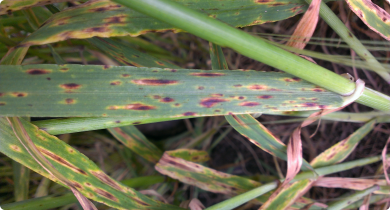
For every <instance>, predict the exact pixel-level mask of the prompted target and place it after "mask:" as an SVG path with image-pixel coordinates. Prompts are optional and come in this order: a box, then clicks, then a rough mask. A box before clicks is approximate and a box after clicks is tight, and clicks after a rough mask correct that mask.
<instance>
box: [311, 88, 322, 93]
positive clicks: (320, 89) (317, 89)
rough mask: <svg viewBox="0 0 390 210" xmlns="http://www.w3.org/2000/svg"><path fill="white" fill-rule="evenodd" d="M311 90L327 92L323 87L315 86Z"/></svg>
mask: <svg viewBox="0 0 390 210" xmlns="http://www.w3.org/2000/svg"><path fill="white" fill-rule="evenodd" d="M311 90H312V91H314V92H318V93H320V92H325V89H323V88H313V89H311Z"/></svg>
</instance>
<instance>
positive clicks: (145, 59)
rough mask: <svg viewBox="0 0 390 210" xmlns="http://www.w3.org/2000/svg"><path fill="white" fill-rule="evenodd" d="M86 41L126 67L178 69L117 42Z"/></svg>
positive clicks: (93, 39)
mask: <svg viewBox="0 0 390 210" xmlns="http://www.w3.org/2000/svg"><path fill="white" fill-rule="evenodd" d="M88 41H89V42H90V43H91V44H93V45H94V46H96V47H97V48H99V49H100V50H101V51H102V52H104V53H105V54H108V55H110V56H111V57H112V58H114V59H115V60H117V61H119V62H120V63H122V64H124V65H128V66H139V67H141V66H142V67H143V66H144V67H158V68H179V67H178V66H176V65H174V64H171V63H169V62H166V61H163V60H160V59H157V58H155V57H153V56H151V55H148V54H146V53H142V52H140V51H138V50H135V49H132V48H130V47H127V46H125V45H123V44H121V43H119V42H117V41H114V40H112V39H105V38H97V37H96V38H91V39H88Z"/></svg>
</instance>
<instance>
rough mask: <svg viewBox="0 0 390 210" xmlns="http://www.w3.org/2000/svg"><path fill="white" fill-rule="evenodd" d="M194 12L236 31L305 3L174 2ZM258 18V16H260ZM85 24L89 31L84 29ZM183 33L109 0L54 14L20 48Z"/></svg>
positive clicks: (287, 13)
mask: <svg viewBox="0 0 390 210" xmlns="http://www.w3.org/2000/svg"><path fill="white" fill-rule="evenodd" d="M176 2H178V3H180V4H183V5H186V6H190V7H191V8H192V9H194V10H198V11H200V12H203V13H205V14H206V15H208V16H210V17H212V18H215V19H219V20H221V21H223V22H225V23H227V24H229V25H232V26H235V27H244V26H248V25H257V24H261V23H265V22H272V21H278V20H283V19H286V18H289V17H292V16H294V15H296V14H299V13H302V12H303V11H304V10H306V8H307V6H306V3H305V2H303V1H300V0H292V1H286V0H278V1H273V2H262V1H253V0H241V1H234V0H228V1H224V2H220V1H208V0H201V1H195V0H176ZM264 11H267V12H266V13H264ZM260 14H261V15H260ZM85 21H88V24H87V25H88V27H86V25H85ZM167 30H173V31H182V30H180V29H177V28H175V27H173V26H172V25H170V24H167V23H164V22H162V21H158V20H156V19H154V18H151V17H148V16H146V15H143V14H141V13H138V12H136V11H134V10H132V9H129V8H127V7H123V6H121V5H119V4H117V3H115V2H112V1H108V0H91V1H88V2H86V3H84V4H81V5H79V6H75V7H72V8H70V9H67V10H65V11H62V12H59V13H57V14H55V15H54V16H53V17H52V18H51V19H50V20H48V21H47V22H46V23H45V25H44V26H42V27H41V28H40V29H39V30H38V31H37V32H35V33H33V34H31V35H30V36H29V37H28V38H27V39H26V40H25V41H24V42H23V43H22V45H28V46H30V45H42V44H48V43H53V42H58V41H62V40H66V39H71V38H78V39H85V38H90V37H93V36H99V37H110V36H127V35H131V36H138V35H140V34H145V33H148V32H158V31H161V32H162V31H167Z"/></svg>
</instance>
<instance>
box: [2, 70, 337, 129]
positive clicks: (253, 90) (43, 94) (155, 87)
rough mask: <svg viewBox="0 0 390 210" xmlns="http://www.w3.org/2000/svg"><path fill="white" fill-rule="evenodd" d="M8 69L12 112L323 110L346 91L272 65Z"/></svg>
mask: <svg viewBox="0 0 390 210" xmlns="http://www.w3.org/2000/svg"><path fill="white" fill-rule="evenodd" d="M0 75H1V77H0V93H1V96H0V106H1V110H0V114H1V115H4V116H15V115H16V116H20V115H22V116H40V117H44V116H51V117H55V116H58V117H70V116H79V117H87V116H90V117H93V116H103V117H115V116H117V117H119V116H128V115H130V114H131V115H132V116H133V117H135V118H140V117H141V118H144V119H148V118H154V117H155V118H162V117H167V118H169V117H172V118H173V117H186V116H207V115H230V114H240V113H254V112H263V113H274V112H276V111H296V110H315V109H323V108H334V107H339V106H341V105H342V104H343V103H344V101H343V100H344V98H342V97H341V96H340V95H338V94H335V93H332V92H328V91H326V90H325V89H322V88H319V87H317V86H314V85H312V84H310V83H307V82H305V81H302V80H300V79H298V78H294V77H291V76H290V75H288V74H283V73H272V72H256V71H203V70H175V69H157V68H142V67H138V68H136V67H119V66H118V67H110V66H82V65H25V66H5V67H3V68H2V69H0ZM27 81H28V82H27ZM178 90H180V91H178ZM135 124H137V123H135Z"/></svg>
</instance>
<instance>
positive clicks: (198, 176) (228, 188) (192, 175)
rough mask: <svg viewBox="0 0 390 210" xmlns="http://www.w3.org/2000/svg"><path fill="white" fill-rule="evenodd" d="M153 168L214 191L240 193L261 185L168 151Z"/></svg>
mask: <svg viewBox="0 0 390 210" xmlns="http://www.w3.org/2000/svg"><path fill="white" fill-rule="evenodd" d="M155 168H156V170H157V171H158V172H160V173H162V174H164V175H167V176H170V177H172V178H174V179H178V180H180V181H181V182H184V183H186V184H191V185H195V186H197V187H199V188H201V189H203V190H207V191H210V192H214V193H222V194H240V193H243V192H246V191H248V190H250V189H253V188H255V187H258V186H260V185H261V184H260V183H258V182H256V181H253V180H250V179H246V178H243V177H240V176H235V175H230V174H226V173H222V172H219V171H216V170H214V169H211V168H207V167H204V166H202V165H199V164H196V163H192V162H189V161H186V160H184V159H182V158H178V157H172V156H171V155H169V154H168V153H164V155H163V156H162V158H161V159H160V161H159V162H158V163H157V164H156V166H155Z"/></svg>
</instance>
